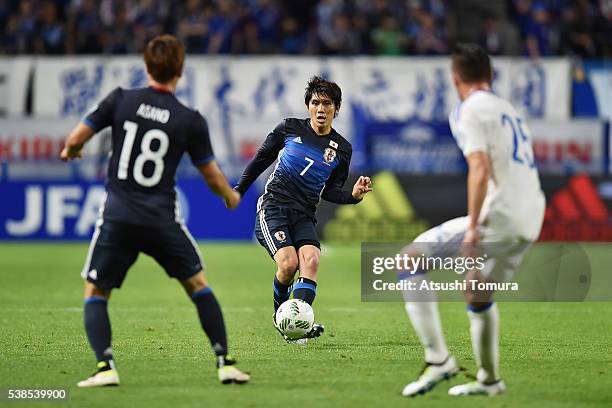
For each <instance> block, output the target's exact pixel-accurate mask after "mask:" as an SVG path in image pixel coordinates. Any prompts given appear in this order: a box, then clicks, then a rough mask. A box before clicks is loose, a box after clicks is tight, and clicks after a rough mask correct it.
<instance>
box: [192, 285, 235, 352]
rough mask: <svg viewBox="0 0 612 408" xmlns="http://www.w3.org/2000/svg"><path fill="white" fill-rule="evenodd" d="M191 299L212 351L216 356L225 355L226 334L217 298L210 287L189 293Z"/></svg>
mask: <svg viewBox="0 0 612 408" xmlns="http://www.w3.org/2000/svg"><path fill="white" fill-rule="evenodd" d="M191 300H193V303H194V304H195V306H196V308H197V309H198V315H199V316H200V324H201V325H202V329H204V332H205V333H206V335H207V336H208V339H209V340H210V344H211V345H212V348H213V351H214V352H215V354H216V355H217V356H218V357H222V358H224V357H225V355H227V335H226V333H225V322H224V321H223V313H222V312H221V307H220V306H219V302H217V298H215V295H214V294H213V292H212V289H211V288H210V287H206V288H204V289H201V290H199V291H198V292H195V293H194V294H192V295H191Z"/></svg>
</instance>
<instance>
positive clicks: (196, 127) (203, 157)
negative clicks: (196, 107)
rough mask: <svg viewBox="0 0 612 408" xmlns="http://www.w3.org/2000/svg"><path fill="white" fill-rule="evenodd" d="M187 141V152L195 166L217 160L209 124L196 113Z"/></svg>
mask: <svg viewBox="0 0 612 408" xmlns="http://www.w3.org/2000/svg"><path fill="white" fill-rule="evenodd" d="M188 137H189V139H188V141H187V152H188V153H189V157H191V162H192V163H193V165H194V166H201V165H203V164H206V163H208V162H210V161H212V160H214V159H215V155H214V153H213V149H212V143H211V142H210V133H209V132H208V123H207V122H206V119H204V117H203V116H202V115H201V114H200V113H198V112H196V117H195V119H194V121H193V123H192V125H191V129H190V132H189V136H188Z"/></svg>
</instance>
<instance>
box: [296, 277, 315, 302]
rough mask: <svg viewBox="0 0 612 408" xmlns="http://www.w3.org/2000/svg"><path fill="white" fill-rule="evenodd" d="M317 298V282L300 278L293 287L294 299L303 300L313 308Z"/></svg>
mask: <svg viewBox="0 0 612 408" xmlns="http://www.w3.org/2000/svg"><path fill="white" fill-rule="evenodd" d="M315 296H317V282H315V281H313V280H310V279H308V278H299V279H298V280H297V282H296V283H295V284H294V285H293V298H294V299H302V300H303V301H304V302H306V303H308V304H309V305H311V306H312V302H314V299H315Z"/></svg>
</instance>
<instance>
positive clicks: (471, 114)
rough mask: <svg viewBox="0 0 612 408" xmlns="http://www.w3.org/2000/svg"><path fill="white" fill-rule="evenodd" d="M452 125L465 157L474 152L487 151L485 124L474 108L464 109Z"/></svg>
mask: <svg viewBox="0 0 612 408" xmlns="http://www.w3.org/2000/svg"><path fill="white" fill-rule="evenodd" d="M452 127H453V128H454V130H453V131H454V133H455V138H456V139H457V144H458V145H459V148H460V149H461V151H462V152H463V155H464V156H465V157H467V156H469V155H470V154H471V153H473V152H486V151H487V139H486V132H485V129H484V128H485V125H484V123H483V122H482V121H481V120H479V118H478V116H477V113H476V112H475V111H474V110H473V109H462V111H461V112H460V116H459V118H458V119H455V123H454V126H452Z"/></svg>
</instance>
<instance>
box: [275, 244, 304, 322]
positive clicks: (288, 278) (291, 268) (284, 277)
mask: <svg viewBox="0 0 612 408" xmlns="http://www.w3.org/2000/svg"><path fill="white" fill-rule="evenodd" d="M274 260H275V261H276V274H275V275H274V283H273V286H272V288H273V291H274V312H276V311H277V310H278V308H279V307H280V305H282V304H283V303H284V302H286V301H287V300H288V299H289V296H290V295H291V284H292V283H293V277H294V276H295V272H297V268H298V256H297V253H296V252H295V248H294V247H292V246H288V247H284V248H280V249H279V250H278V251H277V252H276V254H274Z"/></svg>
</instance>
